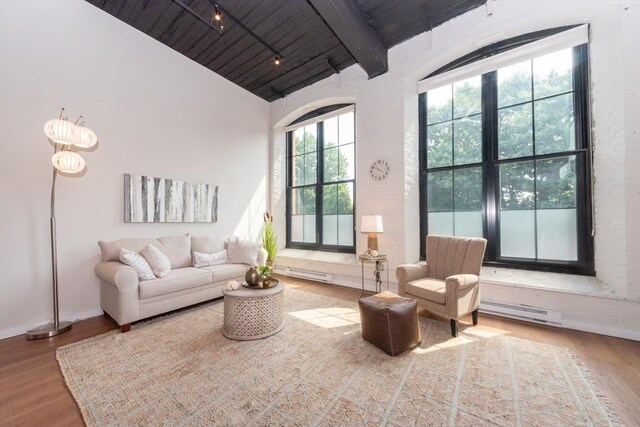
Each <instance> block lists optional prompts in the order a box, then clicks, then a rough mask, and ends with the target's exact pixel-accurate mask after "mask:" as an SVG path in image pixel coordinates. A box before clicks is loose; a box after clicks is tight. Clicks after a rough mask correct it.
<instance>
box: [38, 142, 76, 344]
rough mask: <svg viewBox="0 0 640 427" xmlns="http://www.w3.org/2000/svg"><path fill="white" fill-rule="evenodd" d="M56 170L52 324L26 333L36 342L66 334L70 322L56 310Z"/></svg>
mask: <svg viewBox="0 0 640 427" xmlns="http://www.w3.org/2000/svg"><path fill="white" fill-rule="evenodd" d="M57 151H58V144H55V146H54V149H53V154H54V155H55V154H56V152H57ZM57 176H58V170H57V169H56V168H55V167H54V168H53V178H52V179H51V217H50V218H49V225H50V227H51V272H52V275H53V322H52V323H49V324H47V325H44V326H41V327H39V328H35V329H31V330H30V331H28V332H27V339H30V340H37V339H41V338H50V337H54V336H56V335H60V334H61V333H63V332H67V331H68V330H69V329H71V322H60V312H59V309H58V248H57V244H56V239H57V236H56V177H57Z"/></svg>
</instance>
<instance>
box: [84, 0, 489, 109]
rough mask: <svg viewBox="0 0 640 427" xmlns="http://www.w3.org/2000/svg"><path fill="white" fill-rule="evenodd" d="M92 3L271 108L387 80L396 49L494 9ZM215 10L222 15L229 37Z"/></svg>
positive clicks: (401, 3) (466, 1)
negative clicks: (354, 77)
mask: <svg viewBox="0 0 640 427" xmlns="http://www.w3.org/2000/svg"><path fill="white" fill-rule="evenodd" d="M87 1H88V2H89V3H91V4H93V5H95V6H97V7H99V8H100V9H102V10H104V11H106V12H108V13H109V14H111V15H113V16H115V17H116V18H118V19H120V20H121V21H123V22H126V23H127V24H129V25H131V26H133V27H135V28H137V29H138V30H140V31H142V32H144V33H146V34H147V35H149V36H151V37H153V38H155V39H156V40H158V41H160V42H162V43H164V44H165V45H167V46H169V47H171V48H172V49H174V50H176V51H178V52H180V53H181V54H183V55H185V56H186V57H188V58H191V59H192V60H194V61H196V62H198V63H199V64H202V65H203V66H205V67H207V68H208V69H210V70H212V71H214V72H216V73H218V74H220V75H221V76H223V77H225V78H226V79H228V80H230V81H232V82H234V83H236V84H237V85H239V86H241V87H243V88H245V89H246V90H248V91H250V92H252V93H253V94H255V95H257V96H259V97H261V98H263V99H265V100H267V101H273V100H275V99H278V98H281V97H283V96H286V95H287V94H290V93H292V92H295V91H296V90H299V89H301V88H303V87H305V86H308V85H310V84H312V83H315V82H317V81H318V80H322V79H324V78H326V77H329V76H330V75H332V74H334V73H339V72H340V70H343V69H344V68H346V67H348V66H350V65H353V64H355V63H358V64H360V66H361V67H362V68H363V69H364V70H365V71H366V72H367V74H368V75H369V77H370V78H373V77H375V76H377V75H380V74H383V73H384V72H386V71H387V50H388V49H389V48H390V47H392V46H394V45H396V44H398V43H400V42H402V41H404V40H407V39H409V38H411V37H413V36H415V35H416V34H419V33H422V32H424V31H428V30H429V29H431V28H433V27H435V26H437V25H440V24H442V23H443V22H445V21H448V20H450V19H452V18H454V17H456V16H458V15H460V14H463V13H464V12H466V11H468V10H470V9H473V8H475V7H478V6H479V5H481V4H484V3H485V2H486V0H242V1H241V0H219V1H218V0H215V1H214V0H87ZM214 5H218V7H219V9H220V10H221V11H222V17H223V19H222V23H223V25H224V28H223V30H222V31H220V27H219V24H218V23H217V22H216V21H215V20H214V19H213V15H214V7H215V6H214ZM276 54H279V55H280V56H281V57H282V61H281V63H280V64H279V65H275V63H274V58H275V55H276Z"/></svg>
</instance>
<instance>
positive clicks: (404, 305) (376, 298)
mask: <svg viewBox="0 0 640 427" xmlns="http://www.w3.org/2000/svg"><path fill="white" fill-rule="evenodd" d="M358 308H359V309H360V320H361V323H362V338H364V339H365V340H366V341H368V342H370V343H371V344H373V345H375V346H376V347H378V348H379V349H380V350H382V351H384V352H385V353H387V354H389V355H391V356H397V355H398V354H400V353H402V352H404V351H406V350H409V349H410V348H413V347H415V346H417V345H418V344H420V343H421V342H422V336H421V335H420V324H419V323H418V305H417V303H416V301H415V300H413V299H410V298H404V297H400V296H398V295H396V294H394V293H393V292H389V291H384V292H381V293H379V294H376V295H372V296H370V297H364V298H360V300H359V301H358Z"/></svg>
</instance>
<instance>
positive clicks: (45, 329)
mask: <svg viewBox="0 0 640 427" xmlns="http://www.w3.org/2000/svg"><path fill="white" fill-rule="evenodd" d="M69 329H71V322H60V323H58V327H57V328H56V327H55V326H54V324H53V323H49V324H48V325H44V326H40V327H39V328H35V329H31V330H30V331H27V339H28V340H39V339H42V338H51V337H55V336H56V335H60V334H62V333H64V332H67V331H68V330H69Z"/></svg>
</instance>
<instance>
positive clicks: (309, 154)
mask: <svg viewBox="0 0 640 427" xmlns="http://www.w3.org/2000/svg"><path fill="white" fill-rule="evenodd" d="M326 110H327V109H326V108H325V109H324V110H323V112H324V114H321V115H320V116H316V117H315V118H310V119H306V120H305V117H309V116H310V115H311V116H312V117H313V116H314V115H315V114H314V113H311V114H310V115H306V116H305V117H303V118H302V120H300V119H299V120H298V121H297V122H298V123H297V124H296V123H295V122H294V124H293V125H291V126H289V127H288V132H287V164H288V168H287V171H288V174H287V247H292V248H302V249H321V250H327V251H335V252H355V244H354V240H355V239H354V237H355V229H354V200H355V199H354V191H355V123H354V109H353V106H348V107H346V108H339V109H337V110H334V111H330V112H328V113H327V112H326Z"/></svg>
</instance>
